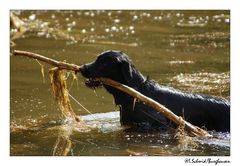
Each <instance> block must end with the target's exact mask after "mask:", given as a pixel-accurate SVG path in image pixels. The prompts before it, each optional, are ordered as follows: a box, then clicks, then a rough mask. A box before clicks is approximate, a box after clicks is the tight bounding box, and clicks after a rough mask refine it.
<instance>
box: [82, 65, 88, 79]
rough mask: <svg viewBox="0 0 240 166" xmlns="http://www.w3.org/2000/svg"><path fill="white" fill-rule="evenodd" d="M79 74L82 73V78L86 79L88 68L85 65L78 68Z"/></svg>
mask: <svg viewBox="0 0 240 166" xmlns="http://www.w3.org/2000/svg"><path fill="white" fill-rule="evenodd" d="M80 72H81V73H82V75H83V76H84V77H87V76H88V73H89V72H88V67H87V65H82V66H81V67H80Z"/></svg>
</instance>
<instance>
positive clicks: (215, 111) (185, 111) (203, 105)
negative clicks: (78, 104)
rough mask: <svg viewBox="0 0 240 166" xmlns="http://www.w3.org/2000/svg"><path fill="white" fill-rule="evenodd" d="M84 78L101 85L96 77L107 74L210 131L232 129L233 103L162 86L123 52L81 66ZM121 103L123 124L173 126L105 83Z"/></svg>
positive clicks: (159, 114) (151, 110) (91, 84)
mask: <svg viewBox="0 0 240 166" xmlns="http://www.w3.org/2000/svg"><path fill="white" fill-rule="evenodd" d="M80 71H81V73H82V75H83V76H84V77H87V78H89V79H88V80H87V81H86V85H87V86H89V87H94V88H95V87H98V86H100V85H101V83H100V82H98V81H96V80H94V78H96V77H106V78H110V79H112V80H115V81H118V82H120V83H122V84H125V85H127V86H130V87H132V88H134V89H136V90H137V91H139V92H140V93H142V94H144V95H145V96H148V97H150V98H152V99H154V100H155V101H158V102H159V103H160V104H163V105H164V106H166V107H167V108H169V109H170V110H171V111H173V112H174V113H175V114H176V115H179V116H183V117H184V118H185V119H186V120H187V121H189V122H190V123H192V124H194V125H197V126H200V127H205V128H207V130H216V131H229V130H230V103H229V102H228V101H227V100H225V99H221V98H214V97H210V96H205V95H200V94H192V93H183V92H180V91H178V90H175V89H172V88H168V87H165V86H161V85H159V84H157V83H156V82H154V81H152V80H149V79H146V78H145V77H144V76H143V75H142V74H141V73H140V72H139V71H138V70H137V69H136V68H135V67H134V65H133V64H132V63H131V61H130V60H129V58H128V56H127V55H126V54H124V53H122V52H120V51H106V52H103V53H102V54H101V55H99V56H98V57H97V60H96V61H95V62H92V63H89V64H85V65H83V66H82V67H81V69H80ZM103 86H104V87H105V88H106V89H107V91H108V92H109V93H111V94H112V95H113V97H114V99H115V103H116V105H119V106H120V118H121V119H120V121H121V124H122V125H140V126H143V125H144V126H151V127H154V126H155V127H171V126H172V124H171V123H170V122H169V121H168V120H167V119H166V118H165V117H164V116H163V115H161V113H159V112H157V111H155V110H153V108H151V107H149V106H146V105H144V104H143V103H142V102H136V103H135V106H133V103H134V99H133V97H131V96H129V95H127V94H126V93H124V92H122V91H119V90H117V89H115V88H113V87H110V86H107V85H103Z"/></svg>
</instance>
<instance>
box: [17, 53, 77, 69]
mask: <svg viewBox="0 0 240 166" xmlns="http://www.w3.org/2000/svg"><path fill="white" fill-rule="evenodd" d="M13 55H15V56H26V57H29V58H33V59H37V60H40V61H43V62H45V63H48V64H50V65H53V66H56V67H58V68H60V69H67V70H73V71H75V72H78V71H79V69H80V66H78V65H75V64H70V63H66V62H60V61H56V60H54V59H51V58H48V57H45V56H42V55H39V54H35V53H32V52H27V51H20V50H14V52H13Z"/></svg>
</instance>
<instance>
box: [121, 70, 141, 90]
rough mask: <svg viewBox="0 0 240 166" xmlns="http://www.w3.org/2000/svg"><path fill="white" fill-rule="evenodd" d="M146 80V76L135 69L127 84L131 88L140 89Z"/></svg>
mask: <svg viewBox="0 0 240 166" xmlns="http://www.w3.org/2000/svg"><path fill="white" fill-rule="evenodd" d="M145 81H146V78H145V77H144V76H143V75H142V74H141V73H140V72H139V71H137V70H136V71H134V72H133V73H132V77H131V79H129V80H126V82H127V84H126V85H127V86H130V87H131V88H133V89H135V90H138V89H139V87H140V86H141V85H142V84H143V83H144V82H145Z"/></svg>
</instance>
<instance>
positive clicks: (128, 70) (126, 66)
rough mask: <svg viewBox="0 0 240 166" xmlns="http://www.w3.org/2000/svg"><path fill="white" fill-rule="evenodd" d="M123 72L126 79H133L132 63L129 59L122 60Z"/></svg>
mask: <svg viewBox="0 0 240 166" xmlns="http://www.w3.org/2000/svg"><path fill="white" fill-rule="evenodd" d="M121 72H122V75H123V77H124V79H125V81H127V82H129V81H130V80H132V77H133V71H132V66H131V63H129V62H128V61H122V67H121Z"/></svg>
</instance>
